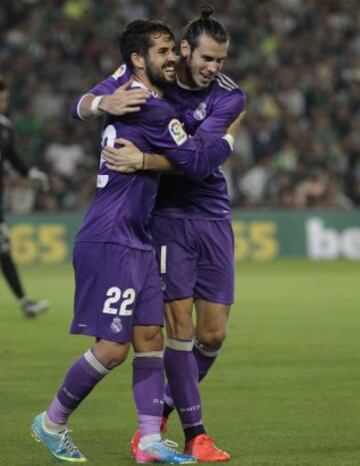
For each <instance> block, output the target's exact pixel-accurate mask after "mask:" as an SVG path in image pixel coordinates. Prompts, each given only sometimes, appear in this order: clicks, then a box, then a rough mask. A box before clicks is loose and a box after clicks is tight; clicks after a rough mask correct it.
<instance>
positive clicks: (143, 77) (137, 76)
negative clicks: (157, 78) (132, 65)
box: [133, 72, 164, 97]
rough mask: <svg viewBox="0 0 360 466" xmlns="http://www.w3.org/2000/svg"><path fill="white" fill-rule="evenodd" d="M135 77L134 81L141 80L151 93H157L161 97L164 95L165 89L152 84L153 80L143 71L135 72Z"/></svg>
mask: <svg viewBox="0 0 360 466" xmlns="http://www.w3.org/2000/svg"><path fill="white" fill-rule="evenodd" d="M133 79H134V81H138V82H140V83H141V84H142V85H143V86H145V87H146V89H148V90H149V91H150V92H151V93H154V94H157V95H158V96H159V97H162V96H163V95H164V91H163V90H162V89H161V88H160V87H158V86H155V85H154V84H152V82H151V81H150V80H149V78H148V77H147V76H146V75H144V74H142V73H136V72H133Z"/></svg>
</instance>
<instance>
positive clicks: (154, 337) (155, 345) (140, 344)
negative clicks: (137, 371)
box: [133, 326, 164, 353]
mask: <svg viewBox="0 0 360 466" xmlns="http://www.w3.org/2000/svg"><path fill="white" fill-rule="evenodd" d="M133 346H134V350H135V351H136V352H138V353H146V352H149V351H150V352H151V351H162V350H163V347H164V338H163V332H162V328H161V327H158V326H148V327H145V326H140V327H134V332H133Z"/></svg>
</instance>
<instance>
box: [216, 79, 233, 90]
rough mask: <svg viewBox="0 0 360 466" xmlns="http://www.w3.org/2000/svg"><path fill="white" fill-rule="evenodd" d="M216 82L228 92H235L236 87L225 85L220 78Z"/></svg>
mask: <svg viewBox="0 0 360 466" xmlns="http://www.w3.org/2000/svg"><path fill="white" fill-rule="evenodd" d="M216 81H217V83H218V84H219V86H220V87H222V88H223V89H226V90H227V91H233V90H234V89H235V88H234V87H230V86H228V85H227V84H225V83H223V82H222V81H220V79H218V78H216Z"/></svg>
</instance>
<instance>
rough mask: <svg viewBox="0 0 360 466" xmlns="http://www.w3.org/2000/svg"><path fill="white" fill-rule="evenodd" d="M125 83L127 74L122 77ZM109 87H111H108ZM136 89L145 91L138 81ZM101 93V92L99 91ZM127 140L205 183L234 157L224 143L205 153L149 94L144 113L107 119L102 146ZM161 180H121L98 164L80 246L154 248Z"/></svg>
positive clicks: (170, 109) (168, 107)
mask: <svg viewBox="0 0 360 466" xmlns="http://www.w3.org/2000/svg"><path fill="white" fill-rule="evenodd" d="M121 77H122V78H123V80H125V81H126V80H127V77H126V75H125V74H123V75H122V76H121ZM106 83H107V84H106ZM114 83H115V85H117V86H119V85H120V84H119V80H116V79H114V78H109V79H108V80H107V81H106V82H105V84H100V85H98V86H97V88H98V89H99V88H101V87H103V86H106V85H107V88H109V86H110V87H111V85H113V84H114ZM132 86H133V87H139V86H142V85H141V83H138V82H134V83H133V84H132ZM100 92H102V90H100ZM118 137H124V138H126V139H129V140H130V141H132V142H133V143H134V144H136V145H137V146H138V147H139V148H140V149H141V150H142V151H144V152H150V153H151V152H162V153H165V154H166V156H167V157H168V158H169V159H170V160H171V161H172V162H173V163H175V164H176V165H177V166H178V167H179V168H180V169H181V170H182V171H183V172H184V173H186V175H187V176H189V177H193V178H194V179H201V178H204V177H206V176H208V175H209V173H211V172H212V171H213V170H214V169H215V168H216V167H217V166H219V165H220V164H221V163H222V162H223V161H224V160H225V158H226V157H227V156H228V155H229V153H230V146H229V144H228V142H227V141H225V140H224V139H219V138H218V139H217V141H216V143H215V144H214V145H213V146H212V147H211V148H208V149H206V153H205V152H204V150H202V149H201V146H202V142H201V141H200V140H195V139H192V138H189V137H188V136H187V134H186V133H185V132H184V130H183V128H182V125H181V123H180V122H179V120H177V119H176V118H175V111H174V106H173V104H171V103H169V101H168V100H167V99H164V98H161V97H159V96H157V95H155V94H151V95H150V97H149V99H148V100H147V102H146V103H145V104H144V105H143V106H142V108H141V111H140V112H138V113H136V114H129V115H126V116H124V117H121V118H119V117H114V116H111V115H108V116H106V118H105V129H104V132H103V136H102V144H103V145H108V146H113V145H114V141H115V139H116V138H118ZM158 182H159V176H158V175H157V174H151V173H148V172H147V173H136V174H132V175H122V174H119V173H116V172H113V171H111V170H108V169H107V167H106V166H105V164H104V163H103V161H101V163H100V174H99V176H98V182H97V191H96V197H95V200H94V202H93V205H92V207H91V208H90V210H89V211H88V213H87V215H86V217H85V220H84V223H83V225H82V227H81V229H80V231H79V233H78V234H77V237H76V241H78V242H83V241H87V242H108V243H119V244H122V245H125V246H128V247H132V248H136V249H151V235H150V231H149V221H150V216H151V214H152V211H153V208H154V205H155V199H156V195H157V191H158Z"/></svg>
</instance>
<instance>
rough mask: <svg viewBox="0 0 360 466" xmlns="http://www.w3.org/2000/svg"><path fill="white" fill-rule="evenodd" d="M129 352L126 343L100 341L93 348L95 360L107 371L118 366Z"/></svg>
mask: <svg viewBox="0 0 360 466" xmlns="http://www.w3.org/2000/svg"><path fill="white" fill-rule="evenodd" d="M128 352H129V344H128V343H124V344H122V343H114V342H108V341H104V340H100V341H99V342H97V343H96V345H95V347H94V354H95V356H96V358H97V359H98V360H99V361H100V362H101V364H103V365H104V366H105V367H106V368H107V369H113V368H114V367H117V366H120V365H121V364H122V363H123V362H124V361H125V360H126V358H127V355H128Z"/></svg>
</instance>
